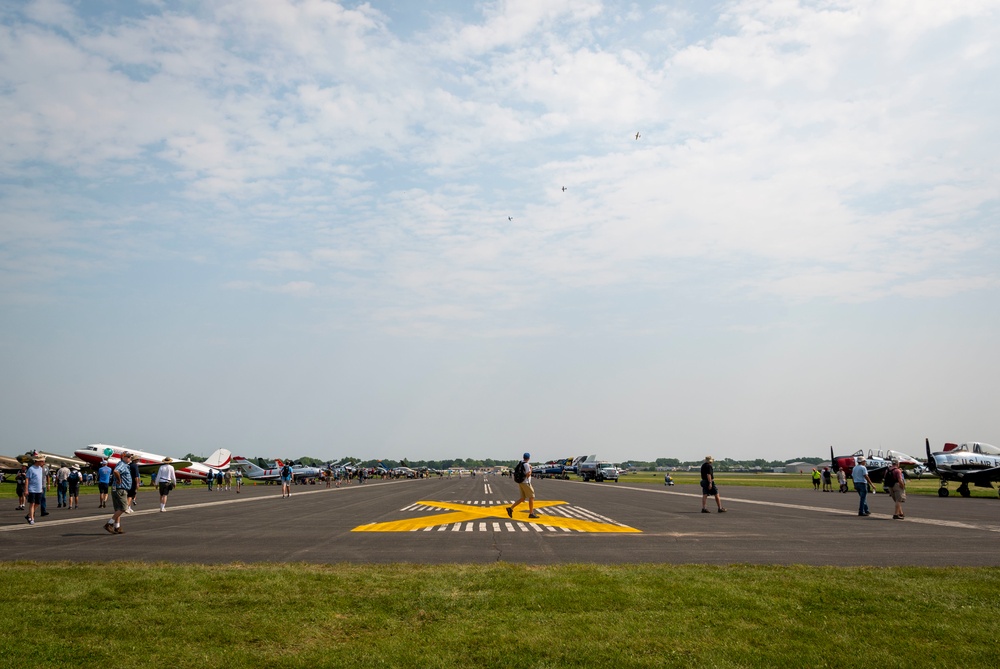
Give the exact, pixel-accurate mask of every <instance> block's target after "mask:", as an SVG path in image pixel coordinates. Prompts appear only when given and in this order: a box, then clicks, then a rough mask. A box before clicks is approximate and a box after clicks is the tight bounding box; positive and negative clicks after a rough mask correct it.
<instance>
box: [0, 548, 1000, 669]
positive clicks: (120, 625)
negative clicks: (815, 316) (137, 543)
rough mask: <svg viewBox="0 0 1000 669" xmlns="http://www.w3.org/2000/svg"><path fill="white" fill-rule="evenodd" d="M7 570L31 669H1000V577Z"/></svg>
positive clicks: (7, 660)
mask: <svg viewBox="0 0 1000 669" xmlns="http://www.w3.org/2000/svg"><path fill="white" fill-rule="evenodd" d="M4 567H5V568H4V569H3V570H2V571H0V579H2V586H0V587H2V591H3V592H4V593H6V595H7V596H6V597H5V600H6V601H5V605H4V606H3V608H2V611H3V613H2V619H0V630H2V631H0V634H2V637H0V638H2V639H3V643H2V649H0V650H2V652H0V666H4V667H18V668H19V669H29V668H31V667H55V666H73V667H98V666H101V667H120V666H127V665H129V664H133V663H134V662H136V661H143V660H149V661H152V662H154V663H155V664H156V665H157V666H159V665H161V664H162V665H165V666H170V667H199V668H209V667H318V666H348V667H421V668H423V667H462V668H463V669H464V668H467V667H517V668H518V669H521V668H524V667H590V668H593V667H604V666H616V667H670V666H677V667H748V666H750V667H769V666H779V665H784V666H786V667H806V666H808V667H822V666H844V667H854V666H866V667H869V666H870V667H931V666H940V667H956V666H962V667H994V666H996V665H997V664H998V663H1000V653H998V650H997V646H996V642H995V640H996V638H997V632H998V627H1000V622H998V621H1000V616H998V610H997V609H998V603H1000V569H993V568H988V569H966V568H946V569H929V568H919V569H918V568H890V569H883V568H879V569H875V568H864V569H842V568H816V567H754V566H733V567H699V566H669V565H643V566H634V565H625V566H614V567H606V566H595V565H564V566H545V567H531V566H518V565H509V564H504V565H487V566H483V565H471V566H454V565H452V566H406V565H333V566H315V565H258V566H246V565H229V566H178V565H156V566H149V565H138V564H107V565H89V564H44V565H41V564H35V563H6V564H4ZM885 593H890V594H889V596H888V597H886V594H885ZM126 659H127V660H128V661H126Z"/></svg>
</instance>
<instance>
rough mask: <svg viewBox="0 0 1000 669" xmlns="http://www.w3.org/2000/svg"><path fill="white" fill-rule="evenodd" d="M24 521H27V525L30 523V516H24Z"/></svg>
mask: <svg viewBox="0 0 1000 669" xmlns="http://www.w3.org/2000/svg"><path fill="white" fill-rule="evenodd" d="M24 519H25V520H26V521H28V522H29V523H30V522H31V516H28V515H25V516H24Z"/></svg>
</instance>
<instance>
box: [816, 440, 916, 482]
mask: <svg viewBox="0 0 1000 669" xmlns="http://www.w3.org/2000/svg"><path fill="white" fill-rule="evenodd" d="M861 458H865V460H866V461H867V462H868V464H867V465H866V466H867V467H868V476H869V477H870V478H871V480H872V481H874V482H875V483H879V482H881V481H882V479H883V478H885V473H886V472H887V471H889V467H891V466H892V461H893V460H896V461H897V462H898V463H899V466H900V467H902V468H903V469H906V470H909V471H912V472H913V473H915V474H918V475H919V474H920V473H922V472H923V467H924V463H922V462H920V460H917V459H916V458H914V457H913V456H911V455H907V454H906V453H903V452H902V451H894V450H892V449H890V450H888V451H886V452H885V453H883V452H882V451H881V450H878V451H872V450H871V449H869V450H868V455H865V454H864V451H857V452H856V453H855V454H854V455H838V456H835V455H834V454H833V446H831V447H830V462H831V464H832V466H831V467H830V468H831V469H832V470H833V471H834V472H837V471H839V470H841V469H843V470H844V473H845V474H846V475H847V477H848V478H850V476H851V470H853V469H854V465H856V464H858V460H859V459H861Z"/></svg>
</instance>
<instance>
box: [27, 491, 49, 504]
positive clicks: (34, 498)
mask: <svg viewBox="0 0 1000 669" xmlns="http://www.w3.org/2000/svg"><path fill="white" fill-rule="evenodd" d="M44 501H45V493H44V492H29V493H28V504H41V503H42V502H44Z"/></svg>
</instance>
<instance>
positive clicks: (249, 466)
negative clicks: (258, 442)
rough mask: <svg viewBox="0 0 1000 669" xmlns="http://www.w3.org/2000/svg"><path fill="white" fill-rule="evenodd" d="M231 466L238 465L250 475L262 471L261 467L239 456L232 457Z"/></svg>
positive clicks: (258, 473) (261, 472)
mask: <svg viewBox="0 0 1000 669" xmlns="http://www.w3.org/2000/svg"><path fill="white" fill-rule="evenodd" d="M233 466H234V467H238V468H239V469H241V470H243V472H244V473H246V474H248V475H251V476H258V475H260V474H263V473H264V470H263V469H261V468H260V467H258V466H257V465H255V464H254V463H252V462H250V461H249V460H247V459H246V458H244V457H241V456H236V457H235V458H233Z"/></svg>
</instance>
